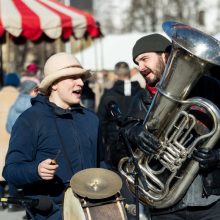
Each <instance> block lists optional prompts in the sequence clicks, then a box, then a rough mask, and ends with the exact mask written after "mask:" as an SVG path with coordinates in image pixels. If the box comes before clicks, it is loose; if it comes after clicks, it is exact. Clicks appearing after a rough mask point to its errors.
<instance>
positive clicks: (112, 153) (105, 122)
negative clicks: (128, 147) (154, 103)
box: [97, 80, 151, 168]
mask: <svg viewBox="0 0 220 220" xmlns="http://www.w3.org/2000/svg"><path fill="white" fill-rule="evenodd" d="M124 84H125V83H124V81H122V80H118V81H116V82H115V84H114V85H113V87H112V88H111V89H109V90H106V91H105V93H104V94H103V96H102V98H101V100H100V104H99V108H98V112H97V114H98V116H99V118H100V121H101V125H102V134H103V139H104V145H105V155H106V160H107V161H109V162H110V163H111V164H112V165H113V167H115V168H116V167H117V163H118V161H119V159H120V158H121V157H123V156H124V155H126V152H124V151H125V149H124V148H123V147H121V146H120V143H118V137H119V136H118V133H119V126H118V121H117V120H116V119H114V118H112V116H111V114H110V109H109V103H110V102H112V101H113V102H115V103H116V104H117V106H118V108H119V109H120V111H121V115H122V117H123V118H126V116H127V115H129V116H133V117H137V118H139V113H141V111H140V109H139V108H138V106H136V105H134V104H133V103H134V102H135V101H136V97H140V96H141V97H145V99H147V101H148V103H150V102H151V97H150V95H148V92H147V91H146V90H145V89H142V88H141V87H140V85H139V83H138V82H137V81H134V82H131V95H129V96H128V95H125V93H124ZM146 97H147V98H146ZM145 104H146V103H145ZM140 105H141V106H142V107H143V108H145V105H143V104H142V103H141V104H140ZM131 106H132V108H131ZM137 108H138V110H136V109H137Z"/></svg>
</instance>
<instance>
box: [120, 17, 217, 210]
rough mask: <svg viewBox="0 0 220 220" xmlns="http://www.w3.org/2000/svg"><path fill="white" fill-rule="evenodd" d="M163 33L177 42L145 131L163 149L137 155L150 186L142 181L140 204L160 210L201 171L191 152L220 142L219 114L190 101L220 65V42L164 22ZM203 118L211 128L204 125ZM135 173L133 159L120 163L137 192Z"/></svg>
mask: <svg viewBox="0 0 220 220" xmlns="http://www.w3.org/2000/svg"><path fill="white" fill-rule="evenodd" d="M163 30H164V31H165V32H166V34H167V35H168V36H169V37H170V38H171V40H172V51H171V55H170V57H169V60H168V63H167V65H166V68H165V71H164V73H163V76H162V79H161V81H160V84H159V85H158V86H157V93H156V95H155V97H154V99H153V102H152V104H151V106H150V110H149V111H148V113H147V115H146V118H145V121H144V124H145V126H146V128H149V127H151V128H153V129H154V130H153V134H154V135H155V136H156V137H157V138H158V139H159V140H160V143H161V147H160V149H159V152H158V153H157V154H155V155H153V156H146V155H145V154H144V153H143V152H142V151H141V150H140V149H135V150H134V152H133V153H134V156H135V158H136V160H137V162H138V166H139V168H140V170H141V173H142V175H143V177H144V181H145V184H143V180H142V181H141V180H140V178H139V180H138V181H139V200H140V201H141V202H142V203H144V204H147V205H148V206H150V207H155V208H166V207H170V206H172V205H174V204H175V203H177V202H178V201H179V200H180V199H181V198H182V197H183V195H184V194H185V192H186V191H187V189H188V187H189V186H190V184H191V183H192V182H193V180H194V178H195V177H196V176H197V173H198V170H199V164H198V162H196V161H194V160H192V159H191V154H192V152H193V151H194V150H195V149H196V148H198V147H202V148H205V149H211V148H213V146H214V145H215V144H216V142H217V141H218V139H219V137H220V111H219V109H218V108H217V107H216V106H215V105H214V104H213V103H212V102H210V101H209V100H207V99H203V98H200V97H194V98H190V99H186V98H187V96H188V95H189V93H190V91H191V90H192V88H193V87H194V86H195V84H196V83H197V81H198V80H199V78H200V77H201V76H202V75H203V74H204V73H205V72H206V71H207V70H208V69H209V68H210V67H211V66H212V65H220V42H218V41H217V40H216V39H215V38H213V37H211V36H209V35H207V34H205V33H203V32H201V31H199V30H197V29H195V28H193V27H191V26H188V25H185V24H181V23H177V22H172V21H167V22H164V23H163ZM203 114H205V115H207V116H208V117H209V121H210V122H211V123H209V124H205V122H203V121H202V122H201V121H200V120H202V118H203ZM198 122H200V123H198ZM201 124H205V126H204V125H203V126H201ZM201 128H202V129H201ZM134 168H135V167H134V164H133V162H132V161H131V160H130V158H128V157H125V158H122V159H121V160H120V162H119V164H118V169H119V172H120V173H121V174H122V175H123V176H124V177H125V178H126V179H127V181H128V183H129V188H130V189H131V191H132V192H133V193H134V191H135V190H134V184H135V180H134V177H133V175H132V172H133V171H134ZM143 185H146V186H147V188H146V187H143Z"/></svg>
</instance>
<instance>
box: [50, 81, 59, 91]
mask: <svg viewBox="0 0 220 220" xmlns="http://www.w3.org/2000/svg"><path fill="white" fill-rule="evenodd" d="M57 88H58V85H57V83H54V84H53V85H52V86H51V90H53V91H56V90H57Z"/></svg>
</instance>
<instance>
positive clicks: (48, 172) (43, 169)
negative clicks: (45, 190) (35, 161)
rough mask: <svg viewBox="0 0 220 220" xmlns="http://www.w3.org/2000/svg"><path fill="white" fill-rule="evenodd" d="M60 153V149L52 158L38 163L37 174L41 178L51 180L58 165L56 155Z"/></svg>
mask: <svg viewBox="0 0 220 220" xmlns="http://www.w3.org/2000/svg"><path fill="white" fill-rule="evenodd" d="M59 154H60V150H59V151H58V152H57V154H56V156H55V157H54V159H46V160H43V161H41V163H39V165H38V174H39V176H40V177H41V178H42V179H43V180H51V179H53V178H54V174H55V172H56V169H57V168H58V167H59V165H58V164H57V162H56V159H57V157H58V156H59Z"/></svg>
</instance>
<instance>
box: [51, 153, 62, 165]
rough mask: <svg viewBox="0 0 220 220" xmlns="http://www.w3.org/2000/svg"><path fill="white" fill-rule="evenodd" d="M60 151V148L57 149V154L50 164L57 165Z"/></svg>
mask: <svg viewBox="0 0 220 220" xmlns="http://www.w3.org/2000/svg"><path fill="white" fill-rule="evenodd" d="M60 152H61V150H58V151H57V154H56V156H55V157H54V158H53V159H52V160H51V162H50V165H56V164H57V161H56V159H57V157H58V156H59V155H60Z"/></svg>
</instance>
